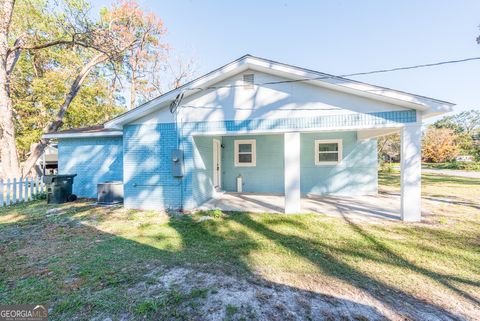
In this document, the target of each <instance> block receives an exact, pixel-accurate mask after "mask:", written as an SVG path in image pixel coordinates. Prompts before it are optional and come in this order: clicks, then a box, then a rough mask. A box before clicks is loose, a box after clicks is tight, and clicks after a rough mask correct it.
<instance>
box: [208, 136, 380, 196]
mask: <svg viewBox="0 0 480 321" xmlns="http://www.w3.org/2000/svg"><path fill="white" fill-rule="evenodd" d="M300 137H301V138H300V139H301V147H300V148H301V157H300V161H301V178H300V181H301V192H302V194H304V195H305V194H316V195H322V194H340V195H341V194H344V195H365V194H374V193H376V192H377V142H376V139H371V140H367V141H357V135H356V132H337V133H302V134H301V135H300ZM237 139H255V140H256V145H257V152H256V154H257V159H256V166H255V167H235V165H234V141H235V140H237ZM319 139H320V140H322V139H342V143H343V160H342V162H341V163H340V164H338V165H322V166H318V165H316V164H315V153H314V150H315V145H314V144H315V140H319ZM222 144H223V146H224V148H223V150H222V153H223V155H222V172H223V175H222V184H223V189H224V190H225V191H228V192H234V191H236V189H237V186H236V177H237V176H238V175H241V176H242V180H243V184H244V185H243V191H244V192H258V193H283V192H284V143H283V134H280V135H248V136H226V137H223V139H222ZM209 155H211V153H208V154H207V155H206V156H209ZM212 170H213V169H212Z"/></svg>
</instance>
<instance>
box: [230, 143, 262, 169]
mask: <svg viewBox="0 0 480 321" xmlns="http://www.w3.org/2000/svg"><path fill="white" fill-rule="evenodd" d="M234 149H235V151H234V152H235V154H234V157H235V161H234V163H235V166H238V167H241V166H255V165H256V163H257V160H256V157H257V155H256V149H257V148H256V141H255V139H240V140H235V146H234Z"/></svg>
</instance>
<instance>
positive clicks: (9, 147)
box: [0, 0, 20, 178]
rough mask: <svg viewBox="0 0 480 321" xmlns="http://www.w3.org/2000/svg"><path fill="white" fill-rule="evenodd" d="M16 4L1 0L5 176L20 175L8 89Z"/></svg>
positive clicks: (0, 126)
mask: <svg viewBox="0 0 480 321" xmlns="http://www.w3.org/2000/svg"><path fill="white" fill-rule="evenodd" d="M14 5H15V1H14V0H2V1H1V2H0V160H1V162H2V173H1V174H3V175H2V176H3V177H4V178H14V177H18V176H20V166H19V163H18V155H17V148H16V144H15V127H14V124H13V112H12V100H11V99H10V95H9V90H8V88H9V83H8V82H9V74H8V70H9V64H8V54H9V50H8V49H9V48H8V32H9V27H10V22H11V18H12V12H13V7H14Z"/></svg>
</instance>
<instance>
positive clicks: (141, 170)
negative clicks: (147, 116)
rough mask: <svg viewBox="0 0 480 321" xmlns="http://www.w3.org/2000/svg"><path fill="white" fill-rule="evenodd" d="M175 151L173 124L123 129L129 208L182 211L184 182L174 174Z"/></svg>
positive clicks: (125, 187) (125, 198)
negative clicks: (172, 153)
mask: <svg viewBox="0 0 480 321" xmlns="http://www.w3.org/2000/svg"><path fill="white" fill-rule="evenodd" d="M175 148H177V136H176V132H175V125H174V124H154V125H128V126H125V127H124V129H123V162H124V167H123V168H124V194H125V195H124V203H125V206H126V207H127V208H140V209H164V208H165V209H169V208H180V207H181V204H182V198H183V197H184V195H182V180H181V179H180V178H175V177H173V176H172V171H171V165H172V164H171V161H170V160H171V152H172V150H173V149H175ZM186 176H187V175H186Z"/></svg>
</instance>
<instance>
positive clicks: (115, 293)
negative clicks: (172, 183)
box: [0, 173, 480, 320]
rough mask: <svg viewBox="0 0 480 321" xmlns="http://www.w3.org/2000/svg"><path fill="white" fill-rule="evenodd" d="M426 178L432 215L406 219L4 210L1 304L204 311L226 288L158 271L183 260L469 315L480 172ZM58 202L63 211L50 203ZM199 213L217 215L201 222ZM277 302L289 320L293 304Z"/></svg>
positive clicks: (68, 309)
mask: <svg viewBox="0 0 480 321" xmlns="http://www.w3.org/2000/svg"><path fill="white" fill-rule="evenodd" d="M379 182H380V187H381V190H383V191H387V192H392V191H398V184H399V176H398V174H397V173H389V174H382V173H380V174H379ZM422 183H423V197H424V200H425V202H426V204H427V205H428V208H425V207H424V210H425V211H426V212H427V214H426V216H425V221H424V222H422V223H410V224H406V223H402V222H391V221H385V222H380V223H379V222H378V221H377V222H376V223H365V222H355V221H348V220H346V219H340V218H334V217H328V216H325V215H321V214H309V215H288V216H287V215H279V214H248V213H214V212H208V213H197V214H194V215H173V216H167V215H166V214H162V213H157V212H153V211H134V210H125V209H123V208H121V207H95V206H92V205H91V204H90V203H89V202H87V201H79V202H76V203H73V204H67V205H64V206H53V205H52V206H48V205H46V204H45V203H44V202H43V201H37V202H33V203H29V204H26V205H19V206H14V207H10V208H8V209H1V210H0V255H1V260H0V276H1V277H0V303H31V304H33V303H37V304H38V303H47V304H49V305H50V307H51V308H52V309H51V311H50V317H51V320H66V319H79V320H83V319H88V320H90V319H91V318H93V317H102V316H108V317H111V318H112V320H115V319H119V318H121V317H122V316H123V318H124V319H127V320H128V319H138V320H150V319H160V320H161V319H165V320H170V319H177V320H189V319H202V318H205V316H206V315H207V316H208V314H200V312H198V311H199V310H200V308H199V307H200V306H202V305H204V304H206V303H205V302H207V301H208V300H209V298H211V297H217V296H218V292H219V291H228V286H225V287H224V288H221V287H220V286H219V285H217V286H212V285H211V284H210V285H209V286H204V285H202V284H204V283H202V282H203V280H200V279H195V282H191V284H189V286H188V287H187V288H188V291H187V290H185V287H184V286H183V285H182V284H179V285H178V287H177V285H174V286H169V287H165V286H160V285H159V281H158V280H159V277H163V276H164V275H167V274H168V271H172V269H178V268H184V269H188V270H191V271H195V273H198V275H202V276H203V277H205V276H208V275H224V276H225V278H230V277H231V278H233V279H234V280H237V281H238V282H240V281H239V280H246V284H247V285H245V286H251V287H254V286H259V285H258V284H261V286H262V287H263V289H267V288H272V287H273V288H275V287H276V286H278V285H281V286H282V289H284V290H285V289H289V291H290V292H289V293H298V294H299V295H300V294H301V295H303V296H304V297H308V298H311V297H315V296H319V297H321V298H322V300H327V299H328V300H337V299H338V300H340V299H339V298H342V300H347V299H348V300H349V301H351V302H355V303H362V305H366V306H372V307H373V308H374V309H376V310H377V311H379V315H383V316H385V317H386V318H393V319H394V318H395V317H397V316H398V318H399V319H401V318H403V317H407V318H410V319H418V318H419V315H421V314H418V313H431V315H438V316H444V317H445V318H451V319H455V318H459V319H460V318H466V319H472V320H473V319H474V318H475V315H476V316H478V314H476V313H479V312H480V311H479V310H478V306H479V303H480V250H479V249H480V221H479V218H480V208H479V206H480V205H479V204H478V199H479V197H478V195H479V194H480V182H479V181H478V180H474V179H467V178H458V177H447V176H436V175H432V174H428V175H423V181H422ZM52 208H58V209H59V212H57V213H49V214H46V211H47V210H48V209H52ZM204 215H210V216H212V219H210V220H205V221H201V220H199V218H200V217H201V216H204ZM195 273H194V274H195ZM162 280H163V279H162ZM234 283H235V282H234ZM197 284H198V286H197ZM232 286H233V285H232ZM139 289H146V290H139ZM265 291H267V290H265ZM282 291H283V290H282ZM257 297H258V295H257ZM260 299H261V298H260ZM260 299H258V300H260ZM262 302H263V301H262ZM265 302H274V300H268V301H265ZM265 302H264V304H267V303H265ZM211 304H214V303H211ZM268 304H270V303H268ZM271 304H272V309H273V310H275V309H277V308H278V307H273V305H274V304H273V303H271ZM306 305H308V304H306ZM220 308H221V309H223V310H222V311H223V314H222V318H223V319H226V320H240V319H244V320H250V319H255V318H260V316H259V315H258V314H255V313H258V312H255V309H254V308H251V309H250V310H248V309H246V308H245V306H240V305H238V306H237V305H236V303H235V302H229V303H228V304H225V305H224V306H223V307H220ZM288 309H289V308H288V306H287V307H286V310H288ZM292 309H293V308H292ZM305 309H307V307H305ZM273 310H272V311H273ZM277 310H278V311H277ZM277 310H275V311H277V312H275V313H277V315H276V316H278V319H285V318H284V317H283V316H285V315H287V312H288V311H285V310H281V309H279V308H278V309H277ZM282 311H283V312H282ZM305 313H306V314H305V315H306V317H305V319H316V317H317V316H316V315H315V314H314V313H313V312H311V311H310V312H309V313H310V314H308V313H307V312H305ZM212 315H213V314H212ZM429 315H430V314H429ZM263 316H264V315H263ZM339 318H340V317H339ZM356 318H357V319H358V320H369V319H370V316H369V315H360V314H359V315H357V317H356ZM271 319H272V320H273V319H275V318H273V317H272V318H271ZM326 319H328V318H326ZM331 319H336V317H332V318H331ZM340 319H341V318H340ZM347 319H349V318H348V317H347ZM352 319H353V318H352ZM380 319H381V318H380ZM99 320H102V319H99Z"/></svg>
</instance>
